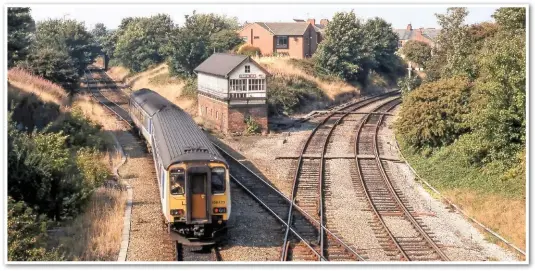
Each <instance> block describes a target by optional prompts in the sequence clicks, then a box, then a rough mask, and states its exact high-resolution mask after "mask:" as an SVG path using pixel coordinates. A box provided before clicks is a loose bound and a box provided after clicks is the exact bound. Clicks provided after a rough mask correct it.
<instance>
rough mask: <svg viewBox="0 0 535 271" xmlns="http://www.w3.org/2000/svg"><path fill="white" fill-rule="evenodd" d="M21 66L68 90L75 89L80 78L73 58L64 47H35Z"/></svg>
mask: <svg viewBox="0 0 535 271" xmlns="http://www.w3.org/2000/svg"><path fill="white" fill-rule="evenodd" d="M23 67H24V68H25V69H27V70H30V71H31V72H32V73H34V74H36V75H39V76H41V77H43V78H45V79H48V80H50V81H52V82H54V83H58V84H60V85H61V86H62V87H63V88H64V89H66V90H69V91H74V90H75V89H76V87H77V84H78V80H79V79H80V76H79V74H78V71H77V68H76V66H75V64H74V60H73V58H72V57H71V56H70V55H69V53H68V51H67V50H66V49H65V48H61V49H59V48H41V49H35V50H33V51H32V53H31V54H30V55H29V57H28V62H27V63H26V64H24V65H23Z"/></svg>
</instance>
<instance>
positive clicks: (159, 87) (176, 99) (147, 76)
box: [107, 64, 197, 115]
mask: <svg viewBox="0 0 535 271" xmlns="http://www.w3.org/2000/svg"><path fill="white" fill-rule="evenodd" d="M107 73H108V75H109V76H110V77H111V78H112V79H113V80H115V81H121V82H124V83H125V84H127V85H128V86H129V87H130V88H132V89H133V90H137V89H141V88H148V89H151V90H154V91H156V92H158V93H159V94H160V95H162V96H163V97H165V98H166V99H168V100H169V101H171V102H172V103H174V104H176V105H177V106H179V107H180V108H182V109H184V110H186V111H187V112H188V113H190V114H192V115H195V114H196V112H197V110H196V105H197V104H196V102H195V101H194V100H193V99H188V98H185V97H181V96H180V95H181V94H182V88H183V87H184V83H183V81H181V80H179V79H177V78H174V77H169V76H168V75H169V68H168V66H167V64H160V65H157V66H155V67H154V68H152V69H148V70H147V71H144V72H140V73H137V74H135V75H132V76H128V75H129V74H130V72H129V71H128V70H127V69H126V68H124V67H112V68H111V69H109V70H108V72H107ZM165 78H167V80H164V79H165Z"/></svg>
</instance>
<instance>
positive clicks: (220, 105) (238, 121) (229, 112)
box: [198, 94, 268, 134]
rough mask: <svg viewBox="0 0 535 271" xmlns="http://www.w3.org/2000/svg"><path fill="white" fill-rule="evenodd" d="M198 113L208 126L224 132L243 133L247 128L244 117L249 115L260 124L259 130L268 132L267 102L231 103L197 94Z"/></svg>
mask: <svg viewBox="0 0 535 271" xmlns="http://www.w3.org/2000/svg"><path fill="white" fill-rule="evenodd" d="M198 104H199V115H200V116H201V117H202V118H203V120H204V121H205V122H206V124H207V125H208V126H209V127H213V128H215V129H217V130H219V131H221V132H223V133H225V134H232V133H243V132H244V131H245V130H246V129H247V124H246V123H245V119H246V118H247V117H248V116H251V117H252V118H253V119H254V120H255V121H256V122H257V123H258V125H259V126H260V132H261V133H263V134H265V133H267V132H268V116H267V115H268V113H267V112H268V108H267V104H260V105H254V106H251V105H232V106H230V107H229V105H228V103H226V102H223V101H219V100H216V99H213V98H210V97H207V96H204V95H202V94H199V95H198Z"/></svg>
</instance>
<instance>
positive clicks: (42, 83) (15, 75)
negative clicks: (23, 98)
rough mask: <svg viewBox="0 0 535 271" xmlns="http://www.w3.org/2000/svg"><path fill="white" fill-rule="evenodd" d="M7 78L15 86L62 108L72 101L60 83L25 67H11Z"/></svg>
mask: <svg viewBox="0 0 535 271" xmlns="http://www.w3.org/2000/svg"><path fill="white" fill-rule="evenodd" d="M7 78H8V81H9V83H10V84H12V85H13V86H15V87H17V88H19V89H21V90H22V91H25V92H28V93H33V94H35V95H37V96H38V97H39V98H40V99H41V100H42V101H44V102H53V103H55V104H58V105H60V106H61V107H62V108H64V107H66V106H67V105H68V104H69V103H70V100H69V95H68V93H67V91H65V89H63V88H62V87H61V86H60V85H58V84H55V83H53V82H51V81H49V80H46V79H44V78H42V77H40V76H36V75H33V74H31V73H30V72H28V71H26V70H24V69H21V68H13V69H10V70H9V71H8V72H7Z"/></svg>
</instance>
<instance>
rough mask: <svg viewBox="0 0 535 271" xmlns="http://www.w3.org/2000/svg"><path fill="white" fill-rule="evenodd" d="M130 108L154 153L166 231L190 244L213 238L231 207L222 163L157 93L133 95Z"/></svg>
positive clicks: (191, 124) (186, 118)
mask: <svg viewBox="0 0 535 271" xmlns="http://www.w3.org/2000/svg"><path fill="white" fill-rule="evenodd" d="M129 108H130V110H129V111H130V115H131V117H132V120H133V121H134V124H135V126H136V128H137V129H138V131H139V133H140V134H141V135H142V136H143V137H144V138H145V140H146V141H147V145H148V146H149V148H150V149H151V152H152V155H153V159H154V166H155V168H156V174H157V175H158V178H157V179H158V187H159V189H160V201H161V208H162V212H163V215H164V217H165V220H166V222H167V224H168V228H169V231H170V233H171V234H172V235H173V237H176V238H177V239H180V240H183V241H190V242H191V241H199V242H203V241H210V240H215V239H217V237H218V236H221V234H220V233H222V232H223V231H224V230H225V227H226V222H227V220H228V218H229V216H230V207H231V205H230V203H231V200H230V184H229V172H228V165H227V162H226V161H225V159H224V158H223V157H222V156H221V155H220V154H219V152H218V151H217V149H216V148H215V147H214V146H213V145H212V143H211V142H210V140H209V139H208V138H207V137H206V135H205V134H204V133H203V132H202V131H201V130H200V129H199V127H198V126H197V125H196V124H195V122H194V121H193V119H192V118H191V117H190V116H189V115H188V113H186V112H184V111H183V110H182V109H180V108H179V107H178V106H176V105H174V104H172V103H171V102H169V101H168V100H167V99H165V98H164V97H162V96H160V95H159V94H158V93H156V92H154V91H151V90H149V89H140V90H138V91H136V92H134V93H132V94H131V96H130V102H129ZM176 233H178V235H177V234H176Z"/></svg>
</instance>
